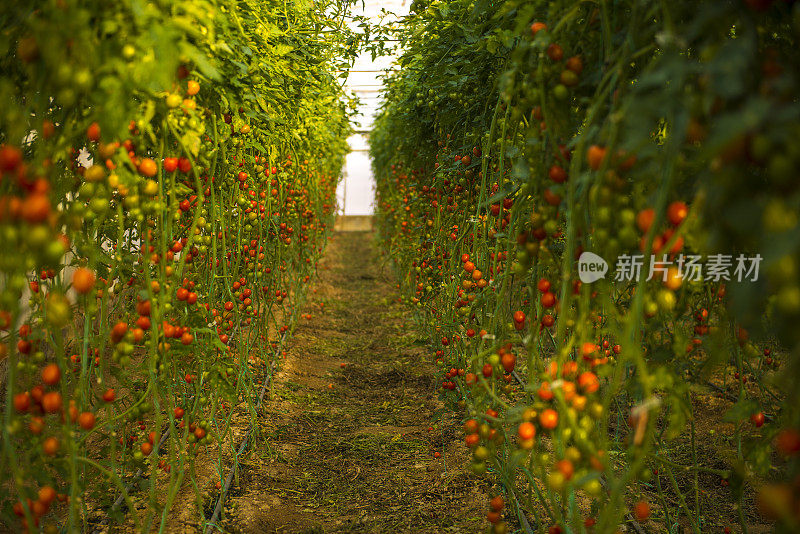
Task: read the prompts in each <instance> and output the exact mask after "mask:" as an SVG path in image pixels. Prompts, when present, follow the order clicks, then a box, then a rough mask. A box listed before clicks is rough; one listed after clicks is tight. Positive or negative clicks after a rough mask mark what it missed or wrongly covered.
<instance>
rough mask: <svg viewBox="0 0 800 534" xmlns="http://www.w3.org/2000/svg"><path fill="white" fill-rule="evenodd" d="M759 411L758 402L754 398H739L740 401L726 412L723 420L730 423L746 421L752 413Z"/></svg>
mask: <svg viewBox="0 0 800 534" xmlns="http://www.w3.org/2000/svg"><path fill="white" fill-rule="evenodd" d="M757 411H758V403H757V402H756V401H754V400H753V399H746V398H743V399H739V401H738V402H737V403H736V404H734V405H733V406H731V407H730V409H728V411H727V412H725V415H723V416H722V420H723V421H725V422H728V423H735V422H737V421H744V420H745V419H747V418H748V417H750V415H752V414H753V413H755V412H757Z"/></svg>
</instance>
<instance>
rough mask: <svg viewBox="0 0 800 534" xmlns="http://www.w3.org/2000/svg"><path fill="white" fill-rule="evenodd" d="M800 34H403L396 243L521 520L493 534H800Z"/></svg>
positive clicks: (703, 23)
mask: <svg viewBox="0 0 800 534" xmlns="http://www.w3.org/2000/svg"><path fill="white" fill-rule="evenodd" d="M799 32H800V4H798V3H796V2H792V1H787V2H777V1H774V2H773V1H765V2H749V1H733V2H730V1H711V2H702V3H699V4H698V3H691V2H654V3H652V2H639V1H635V0H631V1H621V2H613V3H609V2H599V3H593V2H579V3H575V2H566V1H548V2H543V1H533V2H519V1H514V0H511V1H507V2H499V3H497V2H488V1H485V0H455V1H450V2H442V1H433V2H430V3H428V2H419V1H417V2H415V3H414V5H413V7H412V13H411V14H410V15H409V16H408V17H406V18H405V19H404V20H403V22H402V24H400V25H399V27H398V29H397V38H398V39H399V40H400V41H401V42H403V49H402V55H401V57H400V59H399V61H398V68H397V69H396V71H395V72H393V73H392V74H391V75H389V76H388V77H387V80H386V86H385V88H384V97H385V101H384V104H383V106H382V108H381V110H380V113H379V116H378V118H377V120H376V126H375V131H374V132H373V133H372V135H371V139H370V142H371V154H372V157H373V168H374V171H375V175H376V180H377V200H376V205H377V208H378V227H379V228H380V233H381V239H382V242H383V245H384V251H385V253H386V255H387V261H390V262H391V264H392V265H393V267H394V269H395V271H396V273H397V276H398V278H399V280H400V283H401V288H402V289H403V291H404V293H405V295H406V298H407V301H408V302H409V303H410V304H411V305H412V306H414V308H415V309H416V310H417V320H418V325H419V327H420V328H421V330H422V331H423V332H425V333H427V334H428V335H429V336H430V339H431V340H432V342H433V344H434V348H433V351H435V353H434V356H433V357H434V358H435V359H436V361H437V362H438V363H439V364H440V366H441V367H442V370H443V377H442V388H441V391H442V395H443V397H444V398H446V399H448V400H449V401H450V402H451V403H452V406H453V407H454V408H456V409H457V410H459V411H463V412H462V413H465V417H466V418H467V419H468V421H467V425H466V427H465V431H466V438H465V440H466V443H467V445H468V446H469V447H470V448H471V450H472V454H473V462H472V469H473V471H474V472H475V473H476V474H479V475H481V476H484V475H486V476H489V477H490V478H491V479H492V480H493V481H494V482H495V483H496V484H497V485H496V486H495V489H494V490H493V491H494V492H495V495H493V496H489V497H490V498H492V499H495V498H497V497H498V496H501V495H502V496H504V498H505V502H506V503H514V505H513V506H508V505H507V506H506V507H505V508H504V509H503V508H502V507H498V506H495V505H494V504H493V505H492V506H490V509H489V512H488V514H487V519H488V521H489V523H490V524H491V528H492V531H493V532H506V531H507V530H508V529H509V528H510V523H509V522H507V521H503V520H501V516H500V514H501V513H505V514H506V519H508V518H509V517H513V518H514V520H515V521H516V523H517V524H519V525H520V526H521V527H522V528H523V530H526V531H532V530H531V529H535V530H537V531H544V530H547V529H549V531H550V532H584V531H587V530H589V529H593V531H599V532H614V531H615V530H616V529H617V528H619V526H620V525H621V524H622V523H624V522H626V521H638V522H654V521H658V526H657V527H654V528H656V529H657V530H660V531H668V532H678V531H684V530H685V529H691V530H692V531H694V532H700V531H702V530H708V529H711V528H716V527H718V526H724V527H725V528H731V527H735V526H736V525H738V528H740V529H741V530H742V531H745V532H746V531H747V528H748V521H749V519H748V513H747V512H746V511H745V508H746V507H747V506H748V503H749V502H751V501H753V500H756V501H757V502H758V508H759V511H760V513H761V517H763V518H764V519H763V520H765V521H775V524H776V528H777V529H778V530H779V531H782V532H793V531H796V530H797V528H798V527H799V526H800V491H798V486H797V480H798V479H797V477H798V475H800V471H799V469H800V459H798V447H796V446H795V445H790V446H788V447H786V446H784V445H782V444H784V443H792V444H796V442H797V439H796V438H797V436H798V435H799V434H798V429H800V419H799V418H798V417H800V416H799V415H798V413H797V410H794V409H792V408H793V406H795V405H796V403H797V401H798V393H800V390H798V386H797V381H796V376H797V373H798V370H799V368H798V364H800V359H798V358H797V350H798V347H800V345H799V344H798V342H800V337H798V333H797V332H798V330H797V329H796V328H795V326H794V325H795V324H796V321H797V319H798V315H800V286H799V285H798V281H799V280H798V276H797V272H796V268H795V265H796V264H797V262H798V260H799V259H800V248H798V239H797V238H798V236H800V229H799V228H798V218H797V213H798V207H799V206H800V204H799V203H800V191H798V187H797V181H796V180H794V179H793V178H792V177H793V176H795V175H796V168H797V164H798V161H799V160H798V158H799V157H800V153H798V151H797V150H796V148H794V145H795V144H793V143H791V142H790V139H791V138H792V136H793V135H794V134H795V133H797V132H798V129H797V124H798V122H797V119H798V112H800V107H798V103H797V99H796V92H797V89H798V84H799V83H800V80H799V79H798V77H797V73H798V72H800V70H798V56H797V54H796V51H795V49H794V48H795V46H796V42H797V36H798V33H799ZM588 252H591V253H592V256H585V255H584V254H585V253H588ZM587 257H588V258H591V257H599V258H600V259H602V260H603V263H605V268H606V270H603V265H602V264H601V263H595V264H592V269H594V268H595V267H596V268H597V272H598V273H599V275H598V276H597V277H592V279H589V278H588V277H582V276H581V275H582V274H584V275H585V274H589V273H590V271H589V264H588V263H585V261H584V259H585V258H587ZM636 258H639V259H638V260H637V259H636ZM726 258H727V260H725V259H726ZM748 259H752V261H749V262H748ZM586 261H588V260H586ZM592 261H595V260H592ZM636 261H640V262H641V263H640V264H638V265H637V264H636V263H635V262H636ZM722 261H728V262H729V264H728V265H727V266H726V265H724V264H720V262H722ZM694 264H702V265H701V267H702V266H704V267H705V269H706V270H705V271H703V273H702V276H699V277H698V276H695V274H694V273H695V272H697V271H694V270H692V269H690V267H691V265H694ZM584 266H586V272H584V273H582V272H581V269H583V268H584ZM696 266H697V265H695V267H696ZM627 268H632V270H626V269H627ZM726 268H729V270H726ZM600 271H602V272H600ZM626 272H628V273H629V275H627V276H626V274H625V273H626ZM725 273H728V274H725ZM737 273H738V276H737ZM742 274H746V275H747V276H740V275H742ZM584 278H586V281H584ZM711 406H717V407H720V406H721V407H722V409H721V410H718V409H714V408H712V407H711ZM721 434H722V435H725V438H724V439H720V437H719V436H720V435H721ZM712 481H713V482H712ZM710 484H713V485H721V487H723V488H725V489H724V491H723V490H720V491H721V492H722V494H723V495H724V499H722V500H714V501H713V502H711V503H709V502H708V501H707V500H706V498H705V497H704V495H705V493H706V488H708V487H709V485H710ZM754 496H755V497H756V498H755V499H754V498H753V497H754ZM491 502H492V503H495V500H492V501H491ZM498 508H499V509H498ZM503 510H505V511H504V512H503ZM531 525H533V526H531Z"/></svg>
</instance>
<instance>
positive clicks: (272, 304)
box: [0, 0, 358, 532]
mask: <svg viewBox="0 0 800 534" xmlns="http://www.w3.org/2000/svg"><path fill="white" fill-rule="evenodd" d="M11 4H12V5H8V6H6V7H7V8H8V9H5V8H4V10H3V12H2V14H0V26H1V27H2V29H3V32H2V34H3V36H2V38H1V39H0V63H1V64H2V70H3V72H4V75H3V78H2V80H0V95H2V100H3V102H4V103H5V105H4V106H3V109H2V110H1V111H0V145H2V146H0V280H1V281H2V282H0V287H1V288H2V289H0V323H1V324H0V328H1V329H2V330H1V331H0V359H2V362H0V365H3V368H4V370H5V374H4V378H5V380H4V382H5V384H4V389H3V391H4V392H5V398H4V401H3V402H2V405H3V411H4V414H3V427H2V450H1V451H0V452H1V453H2V454H1V455H0V473H2V479H1V480H0V485H2V487H3V491H2V492H0V494H1V495H2V497H0V514H2V519H3V522H4V523H6V525H7V526H8V527H9V528H10V529H11V530H13V531H17V532H19V531H38V530H39V529H44V531H46V532H56V531H58V530H59V529H61V528H62V527H63V528H65V529H66V531H69V532H75V531H86V530H88V529H90V526H91V522H92V521H96V520H99V519H101V518H102V517H103V516H102V512H103V510H104V509H105V510H106V511H110V512H111V513H112V516H113V517H116V518H117V519H121V518H122V515H123V514H120V508H119V507H118V508H116V509H114V510H109V508H110V507H111V506H110V505H111V503H112V501H113V499H114V498H115V497H116V496H117V495H122V496H123V498H124V500H125V503H126V506H127V510H128V516H127V521H129V524H131V525H133V526H134V528H135V529H136V531H140V532H147V531H151V530H159V531H161V530H164V529H165V528H168V527H169V525H170V520H171V519H170V518H171V517H173V515H174V514H172V513H171V510H172V508H173V505H174V504H175V503H176V501H182V502H192V501H196V503H197V507H196V512H194V513H193V514H192V513H189V514H188V516H184V517H188V518H190V519H191V517H194V520H195V521H197V522H199V523H200V524H201V525H202V524H203V522H204V520H205V519H204V517H203V513H204V512H203V510H204V506H205V504H207V503H204V502H203V499H204V498H205V497H207V496H208V492H209V490H210V491H212V492H213V490H214V486H213V484H214V481H213V480H211V481H210V482H209V481H208V480H204V479H202V478H199V477H198V475H197V465H196V463H197V460H196V459H197V458H198V455H200V454H201V453H203V455H202V456H201V457H205V458H207V460H205V461H210V462H216V468H217V471H218V474H219V478H218V479H217V482H216V487H217V488H219V482H220V481H221V480H223V478H224V476H225V475H227V469H228V467H229V466H228V463H229V461H230V459H231V457H232V455H233V454H234V451H235V450H236V448H237V447H238V443H237V441H236V438H235V436H234V432H233V431H232V428H231V423H232V417H233V409H234V408H235V407H239V408H243V409H244V411H245V413H248V412H249V413H250V416H251V417H253V416H255V405H256V396H257V395H256V393H257V386H258V384H260V383H261V382H262V381H263V380H265V379H266V377H267V375H268V374H269V372H270V371H269V369H270V367H269V366H270V365H271V364H272V358H273V354H274V351H275V350H276V348H277V343H278V341H279V340H280V339H281V338H282V336H283V335H284V334H285V333H286V332H287V331H288V330H290V329H291V328H292V326H293V324H294V323H295V321H296V320H297V318H298V308H299V305H300V303H301V302H302V300H303V298H304V297H305V293H306V288H307V287H308V283H309V280H310V278H311V277H312V276H313V274H314V272H315V268H316V263H317V260H318V258H319V257H320V254H321V252H322V250H323V247H324V245H325V240H326V235H327V231H328V229H329V227H330V226H331V223H332V217H333V212H334V207H335V189H336V184H337V182H338V179H339V175H340V169H341V166H342V163H343V158H344V154H345V153H346V151H347V145H346V137H347V135H348V134H349V132H350V126H349V115H350V112H351V111H350V108H349V107H348V104H347V102H346V99H345V98H344V97H343V94H342V90H341V86H340V82H339V81H338V80H337V77H338V73H337V69H341V68H343V67H344V66H346V63H347V61H348V60H349V59H350V58H351V56H352V54H353V51H354V49H355V48H354V47H355V44H356V43H357V39H358V37H357V36H356V35H354V34H353V33H351V32H350V31H348V30H347V29H346V27H345V26H344V22H345V19H346V17H347V16H348V15H347V12H348V5H347V2H329V3H325V5H324V6H321V5H318V6H317V7H319V8H321V9H314V8H313V6H312V5H311V4H309V3H305V2H283V1H281V2H275V1H271V0H244V1H239V2H228V1H226V0H201V1H196V0H192V1H188V0H186V1H184V0H179V1H174V2H146V3H145V2H139V1H137V0H123V1H121V2H115V3H114V4H113V5H112V4H107V3H97V2H52V1H37V2H28V1H25V2H23V1H12V2H11ZM135 475H139V476H141V477H143V478H139V477H137V476H135ZM208 483H211V484H212V486H211V487H210V488H209V487H206V485H207V484H208ZM139 489H141V491H138V490H139ZM141 504H144V505H145V506H141Z"/></svg>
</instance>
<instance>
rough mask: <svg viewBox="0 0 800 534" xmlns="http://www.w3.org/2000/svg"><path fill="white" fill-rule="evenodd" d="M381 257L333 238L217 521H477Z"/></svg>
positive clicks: (475, 499)
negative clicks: (253, 439)
mask: <svg viewBox="0 0 800 534" xmlns="http://www.w3.org/2000/svg"><path fill="white" fill-rule="evenodd" d="M376 256H377V252H376V251H375V250H374V249H373V246H372V239H371V234H368V233H355V232H351V233H339V234H336V235H335V237H334V238H333V239H332V241H331V243H330V245H329V248H328V250H327V252H326V256H325V259H324V260H323V262H322V263H321V266H320V277H319V280H318V282H317V283H316V285H315V287H314V289H313V290H312V291H313V293H312V294H311V295H310V298H309V300H308V304H307V306H306V310H305V311H306V313H310V314H311V315H312V318H311V319H310V320H306V319H302V324H301V325H300V326H299V327H298V328H297V330H296V331H295V333H294V335H293V337H292V339H291V341H290V342H289V344H288V348H287V351H286V355H285V360H284V361H282V362H281V365H280V370H279V372H278V373H277V374H276V376H275V382H274V387H273V388H272V394H271V397H270V398H269V400H268V401H265V404H264V407H263V410H262V412H263V418H262V419H261V420H260V424H261V428H260V430H261V436H260V439H259V440H258V441H257V443H256V446H255V447H251V448H250V454H249V455H248V456H247V457H246V458H244V460H243V461H242V463H241V470H240V474H239V478H238V481H237V482H234V484H233V486H232V488H231V491H230V492H229V495H228V498H227V501H226V504H225V508H224V516H223V520H222V521H221V524H220V526H221V527H222V529H223V530H224V531H226V532H234V533H238V532H241V533H266V532H281V533H283V532H478V531H481V530H482V529H483V527H484V521H483V515H484V513H485V511H484V508H485V503H486V499H487V497H486V495H487V493H486V489H485V488H481V487H480V486H481V484H482V482H481V481H480V479H478V478H477V477H475V476H474V475H472V474H468V472H467V471H466V469H467V467H468V466H469V462H468V459H467V457H468V453H467V450H466V448H465V447H464V445H463V443H462V441H461V440H460V439H459V433H458V421H457V420H456V419H455V417H454V416H452V415H449V414H444V413H442V407H441V405H440V403H439V401H438V399H437V393H436V383H435V381H434V376H435V374H434V371H435V366H434V365H433V364H432V362H431V358H430V355H429V354H427V352H426V351H425V349H424V340H421V339H417V338H416V336H415V335H414V334H412V333H411V330H412V329H411V328H408V327H407V325H405V324H404V317H405V315H406V312H404V309H403V308H402V307H401V306H400V305H396V304H395V302H396V297H397V295H396V290H395V288H394V287H393V285H392V283H391V281H390V275H389V273H388V272H387V273H383V272H381V270H380V267H379V262H378V261H377V258H376ZM434 419H438V420H439V422H438V423H437V424H436V425H435V427H436V428H433V427H431V424H432V423H431V421H432V420H434ZM435 452H439V453H440V454H441V457H440V458H438V459H437V458H434V453H435Z"/></svg>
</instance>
